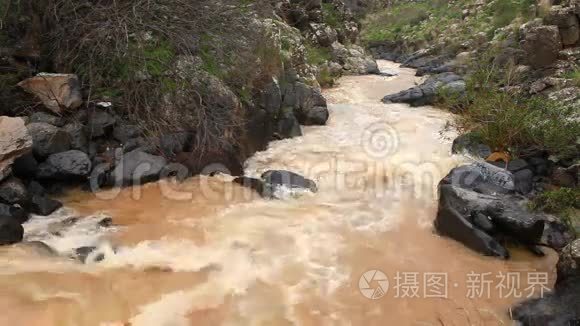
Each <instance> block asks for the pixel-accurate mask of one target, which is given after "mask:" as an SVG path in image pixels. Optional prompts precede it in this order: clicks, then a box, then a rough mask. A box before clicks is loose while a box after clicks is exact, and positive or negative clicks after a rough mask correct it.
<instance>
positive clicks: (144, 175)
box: [110, 150, 167, 186]
mask: <svg viewBox="0 0 580 326" xmlns="http://www.w3.org/2000/svg"><path fill="white" fill-rule="evenodd" d="M166 166H167V160H166V159H165V158H163V157H161V156H155V155H151V154H148V153H145V152H141V151H139V150H135V151H132V152H129V153H127V154H124V155H123V157H122V158H121V160H120V161H119V162H118V163H117V165H116V166H115V168H114V169H113V171H112V172H111V175H110V182H111V183H112V184H115V185H118V186H134V185H140V184H142V183H146V182H151V181H156V180H158V179H159V177H160V175H161V173H162V171H163V169H164V168H165V167H166Z"/></svg>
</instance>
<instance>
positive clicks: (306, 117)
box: [298, 106, 330, 126]
mask: <svg viewBox="0 0 580 326" xmlns="http://www.w3.org/2000/svg"><path fill="white" fill-rule="evenodd" d="M329 116H330V113H329V112H328V108H326V107H324V106H315V107H313V108H311V109H310V110H308V111H306V112H301V115H299V116H298V121H299V122H300V123H301V124H303V125H305V126H312V125H316V126H324V125H326V122H327V121H328V118H329Z"/></svg>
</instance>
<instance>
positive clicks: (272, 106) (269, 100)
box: [260, 80, 282, 116]
mask: <svg viewBox="0 0 580 326" xmlns="http://www.w3.org/2000/svg"><path fill="white" fill-rule="evenodd" d="M281 92H282V91H281V89H280V84H279V83H278V81H277V80H272V82H270V83H269V84H268V86H266V88H265V89H264V90H263V91H262V94H261V96H260V104H261V106H262V108H263V109H264V110H265V111H266V112H268V113H269V114H270V115H272V116H276V115H277V114H278V113H279V111H280V109H281V108H282V93H281Z"/></svg>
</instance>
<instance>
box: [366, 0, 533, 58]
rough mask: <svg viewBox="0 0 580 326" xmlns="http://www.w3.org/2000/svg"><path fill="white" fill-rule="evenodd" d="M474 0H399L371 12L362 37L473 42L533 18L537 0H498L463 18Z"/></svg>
mask: <svg viewBox="0 0 580 326" xmlns="http://www.w3.org/2000/svg"><path fill="white" fill-rule="evenodd" d="M475 2H476V1H475V0H458V1H453V2H451V1H443V0H434V1H417V2H415V1H412V2H411V1H399V2H397V3H395V4H394V5H393V6H391V7H388V8H385V9H383V10H380V11H378V12H376V13H373V14H370V15H368V16H367V17H366V19H365V20H364V24H363V25H364V29H363V33H362V38H363V40H364V41H365V42H373V41H398V42H402V43H404V44H406V45H407V46H410V47H412V48H418V47H421V46H422V45H424V44H425V43H427V42H431V41H433V40H435V39H438V38H440V39H441V40H443V41H445V43H446V47H449V45H450V44H449V43H455V44H461V43H463V42H466V41H470V40H472V39H473V37H474V35H476V34H478V33H484V34H485V35H487V36H488V38H491V37H492V36H493V34H494V32H495V30H497V29H498V28H501V27H504V26H507V25H509V24H510V23H511V22H512V21H513V20H514V19H517V18H520V19H522V20H528V19H530V18H533V16H534V13H535V10H533V6H532V5H533V4H534V3H535V0H496V1H495V2H494V4H493V6H486V7H484V8H483V9H480V10H475V9H472V10H471V15H470V16H469V17H468V19H463V15H464V14H463V11H464V10H466V9H467V8H475V7H474V5H475ZM451 45H453V44H451Z"/></svg>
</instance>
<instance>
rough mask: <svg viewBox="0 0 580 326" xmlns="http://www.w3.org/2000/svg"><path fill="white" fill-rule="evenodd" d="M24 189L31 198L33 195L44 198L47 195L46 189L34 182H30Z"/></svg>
mask: <svg viewBox="0 0 580 326" xmlns="http://www.w3.org/2000/svg"><path fill="white" fill-rule="evenodd" d="M26 189H28V193H29V194H30V195H31V196H34V195H38V196H44V195H46V194H47V191H46V189H45V188H44V187H43V186H42V185H41V184H40V183H38V182H36V181H34V180H33V181H30V182H29V183H28V186H27V187H26Z"/></svg>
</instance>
